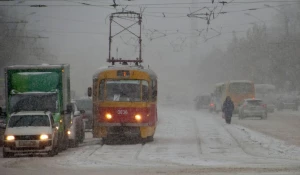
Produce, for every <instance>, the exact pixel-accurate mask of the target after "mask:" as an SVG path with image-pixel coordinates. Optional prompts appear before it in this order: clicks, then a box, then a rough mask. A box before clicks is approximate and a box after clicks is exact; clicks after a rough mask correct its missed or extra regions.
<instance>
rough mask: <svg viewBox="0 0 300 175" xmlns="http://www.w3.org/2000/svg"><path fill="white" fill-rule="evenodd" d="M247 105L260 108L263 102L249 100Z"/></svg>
mask: <svg viewBox="0 0 300 175" xmlns="http://www.w3.org/2000/svg"><path fill="white" fill-rule="evenodd" d="M247 103H248V104H249V105H252V106H260V105H261V104H262V101H261V100H248V101H247Z"/></svg>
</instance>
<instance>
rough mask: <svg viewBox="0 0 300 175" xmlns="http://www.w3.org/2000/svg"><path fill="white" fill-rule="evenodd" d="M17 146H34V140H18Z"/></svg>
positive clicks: (35, 143) (35, 144)
mask: <svg viewBox="0 0 300 175" xmlns="http://www.w3.org/2000/svg"><path fill="white" fill-rule="evenodd" d="M19 146H21V147H36V146H37V142H36V141H19Z"/></svg>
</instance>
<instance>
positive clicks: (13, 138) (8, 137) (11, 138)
mask: <svg viewBox="0 0 300 175" xmlns="http://www.w3.org/2000/svg"><path fill="white" fill-rule="evenodd" d="M6 140H8V141H13V140H15V136H6Z"/></svg>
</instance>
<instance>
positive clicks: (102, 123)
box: [88, 62, 157, 142]
mask: <svg viewBox="0 0 300 175" xmlns="http://www.w3.org/2000/svg"><path fill="white" fill-rule="evenodd" d="M88 95H89V96H92V99H93V137H94V138H102V140H103V141H104V142H105V141H106V140H107V139H109V138H113V136H124V137H138V138H141V139H142V141H143V142H145V141H152V140H153V136H154V133H155V129H156V125H157V76H156V74H155V73H154V72H153V71H152V70H151V69H148V68H144V67H143V66H141V65H135V66H129V65H127V63H126V62H123V65H120V66H109V67H107V68H104V69H99V71H97V72H96V73H95V74H94V76H93V88H89V90H88Z"/></svg>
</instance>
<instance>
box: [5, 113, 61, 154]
mask: <svg viewBox="0 0 300 175" xmlns="http://www.w3.org/2000/svg"><path fill="white" fill-rule="evenodd" d="M20 153H22V154H23V153H47V154H48V155H49V156H54V155H56V154H58V126H56V125H55V123H54V119H53V116H52V114H51V112H43V111H35V112H18V113H13V114H12V115H11V116H10V118H9V121H8V124H7V126H6V130H5V133H4V145H3V157H4V158H7V157H11V156H14V154H20Z"/></svg>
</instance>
